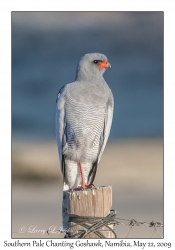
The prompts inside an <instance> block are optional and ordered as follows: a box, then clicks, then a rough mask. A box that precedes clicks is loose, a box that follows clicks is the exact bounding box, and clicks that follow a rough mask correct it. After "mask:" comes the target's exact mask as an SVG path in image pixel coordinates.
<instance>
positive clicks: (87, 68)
mask: <svg viewBox="0 0 175 250" xmlns="http://www.w3.org/2000/svg"><path fill="white" fill-rule="evenodd" d="M107 68H111V65H110V63H109V62H108V59H107V57H106V56H105V55H103V54H100V53H90V54H85V55H84V56H83V57H82V58H81V60H80V62H79V64H78V67H77V74H76V79H77V80H90V79H92V78H96V77H99V76H102V75H103V73H104V72H105V70H106V69H107Z"/></svg>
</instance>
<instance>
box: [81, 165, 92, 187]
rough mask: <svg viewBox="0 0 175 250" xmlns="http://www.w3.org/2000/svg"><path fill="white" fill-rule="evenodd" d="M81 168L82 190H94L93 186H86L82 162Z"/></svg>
mask: <svg viewBox="0 0 175 250" xmlns="http://www.w3.org/2000/svg"><path fill="white" fill-rule="evenodd" d="M79 166H80V174H81V180H82V184H81V185H82V188H83V189H87V188H92V185H88V184H86V182H85V179H84V171H83V165H82V162H81V161H80V162H79Z"/></svg>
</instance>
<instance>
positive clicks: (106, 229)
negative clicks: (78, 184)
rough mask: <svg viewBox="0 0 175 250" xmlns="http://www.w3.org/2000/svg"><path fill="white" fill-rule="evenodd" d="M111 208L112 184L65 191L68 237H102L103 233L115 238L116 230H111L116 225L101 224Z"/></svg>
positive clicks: (64, 205)
mask: <svg viewBox="0 0 175 250" xmlns="http://www.w3.org/2000/svg"><path fill="white" fill-rule="evenodd" d="M111 208H112V187H111V186H108V187H96V188H92V189H86V190H80V191H67V192H64V194H63V225H64V226H65V227H67V228H69V229H68V234H67V235H68V237H69V238H100V235H102V236H104V237H105V238H115V234H114V232H113V231H111V230H110V228H111V229H114V225H113V224H111V225H104V224H101V223H102V221H103V219H105V218H104V217H106V216H107V215H109V214H110V210H111ZM98 217H99V218H98ZM79 222H80V223H79ZM94 223H95V225H94ZM100 225H101V227H100ZM94 228H95V229H94ZM96 231H97V232H96Z"/></svg>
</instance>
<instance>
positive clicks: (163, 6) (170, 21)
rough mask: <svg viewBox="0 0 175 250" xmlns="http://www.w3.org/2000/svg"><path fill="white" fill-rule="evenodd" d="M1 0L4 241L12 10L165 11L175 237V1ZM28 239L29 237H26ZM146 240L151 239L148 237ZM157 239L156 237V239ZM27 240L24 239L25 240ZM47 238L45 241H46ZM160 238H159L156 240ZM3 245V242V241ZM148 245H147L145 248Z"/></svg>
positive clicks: (169, 196)
mask: <svg viewBox="0 0 175 250" xmlns="http://www.w3.org/2000/svg"><path fill="white" fill-rule="evenodd" d="M60 2H61V4H60V3H59V2H58V1H53V0H50V1H36V0H35V1H32V0H31V1H15V0H11V1H1V4H0V32H1V38H0V49H1V53H0V65H1V66H0V69H1V70H0V72H1V73H0V84H1V91H0V115H1V116H0V117H1V123H0V124H1V127H0V138H1V151H0V152H1V157H0V167H1V174H0V178H1V179H0V185H1V187H0V192H1V202H0V203H1V205H0V221H1V237H0V238H1V241H4V240H5V239H6V240H9V241H12V240H11V216H10V215H11V178H10V176H11V157H10V152H11V133H10V132H11V11H56V10H57V11H61V10H62V11H70V10H71V11H77V10H79V11H82V10H89V11H102V10H103V11H164V20H165V22H164V24H165V25H164V30H165V31H164V41H165V50H164V58H165V64H164V70H165V71H164V74H165V82H164V97H165V100H164V112H165V113H164V114H165V116H164V119H165V122H164V125H165V131H164V132H165V143H164V147H165V148H164V159H165V165H164V167H165V182H164V196H165V199H164V208H165V231H164V232H165V235H164V236H165V238H164V239H162V241H166V242H168V241H171V242H172V243H175V240H174V238H175V237H174V225H173V223H174V214H175V205H174V204H175V202H174V189H175V187H174V182H175V181H174V178H175V177H174V176H175V173H174V172H175V171H174V169H175V133H174V130H175V108H174V100H175V93H174V90H175V87H174V86H175V79H174V78H175V77H174V71H175V55H174V47H175V39H174V35H175V29H174V25H175V15H174V3H173V1H170V0H169V1H166V2H165V1H163V0H162V1H160V0H159V1H156V0H154V1H153V0H151V1H150V0H149V1H148V0H147V1H139V0H137V1H136V0H135V1H131V0H128V1H126V0H125V1H124V0H123V1H116V2H115V1H113V0H112V1H109V0H108V1H107V2H106V1H100V2H99V1H76V2H75V1H60ZM24 241H25V240H24ZM144 241H145V242H146V241H147V240H144ZM154 241H155V240H154ZM21 242H23V240H21ZM43 242H44V241H43ZM155 242H157V240H156V241H155ZM2 245H3V242H2ZM145 249H147V248H145Z"/></svg>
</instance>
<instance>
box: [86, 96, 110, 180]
mask: <svg viewBox="0 0 175 250" xmlns="http://www.w3.org/2000/svg"><path fill="white" fill-rule="evenodd" d="M106 107H107V111H106V116H105V120H104V129H103V131H102V134H101V139H100V146H99V154H98V157H97V160H96V161H95V162H94V164H93V165H92V168H91V170H90V172H89V176H88V183H93V181H94V179H95V175H96V171H97V165H98V163H99V161H100V158H101V156H102V154H103V151H104V149H105V146H106V143H107V140H108V137H109V133H110V129H111V125H112V118H113V110H114V98H113V94H112V92H111V91H110V94H109V98H108V101H107V105H106Z"/></svg>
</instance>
